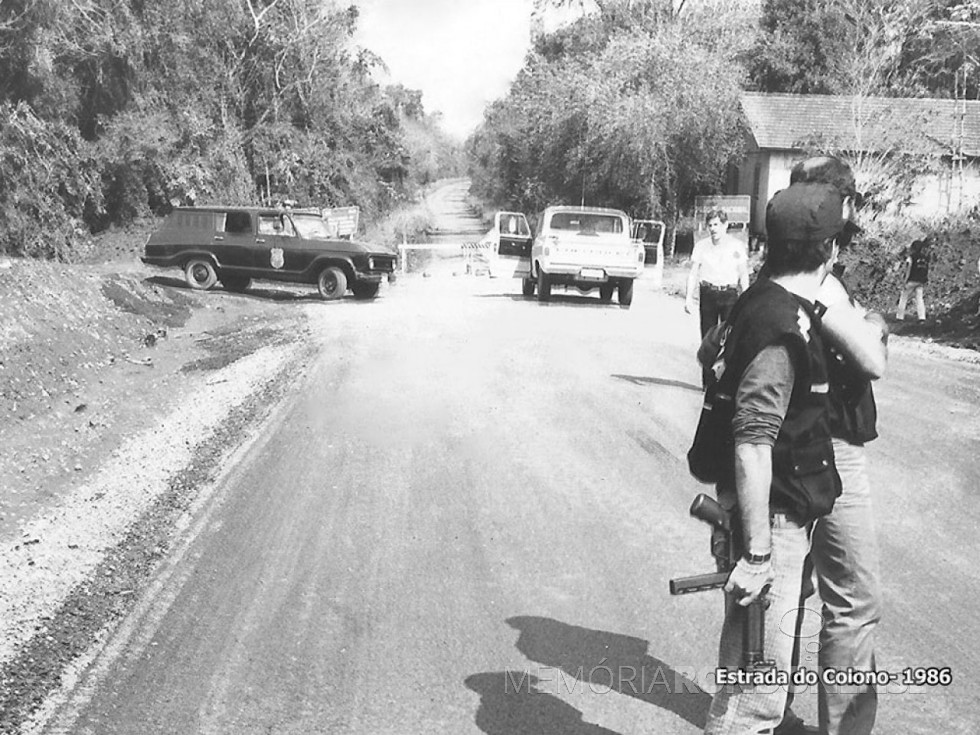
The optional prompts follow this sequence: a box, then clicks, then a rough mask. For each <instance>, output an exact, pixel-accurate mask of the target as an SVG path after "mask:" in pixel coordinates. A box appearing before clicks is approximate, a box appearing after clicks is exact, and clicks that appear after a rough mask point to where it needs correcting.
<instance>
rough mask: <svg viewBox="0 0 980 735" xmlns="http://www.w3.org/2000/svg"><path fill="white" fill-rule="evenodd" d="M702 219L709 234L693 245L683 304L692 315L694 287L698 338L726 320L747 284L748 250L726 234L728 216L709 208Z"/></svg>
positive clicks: (718, 210)
mask: <svg viewBox="0 0 980 735" xmlns="http://www.w3.org/2000/svg"><path fill="white" fill-rule="evenodd" d="M704 221H705V224H706V225H707V227H708V233H709V235H710V237H706V238H704V239H703V240H698V241H697V242H696V243H695V244H694V251H693V252H692V253H691V274H690V275H689V276H688V278H687V299H686V300H685V303H684V310H685V311H686V312H687V313H688V314H693V313H694V308H695V298H694V291H695V288H697V289H698V291H699V298H700V315H701V338H702V339H704V336H705V335H706V334H707V333H708V330H710V329H711V328H712V327H713V326H715V325H716V324H718V323H719V322H724V321H725V320H726V319H728V314H729V313H730V312H731V310H732V307H733V306H734V305H735V301H736V300H737V299H738V295H739V294H740V293H741V292H742V291H745V290H746V289H747V288H748V287H749V259H748V253H747V252H746V249H745V245H744V244H742V242H741V241H739V240H737V239H735V238H734V237H732V236H731V235H729V234H728V216H727V215H726V214H725V212H724V211H722V210H720V209H712V210H711V211H710V212H708V213H707V215H705V218H704ZM704 377H705V379H707V376H704Z"/></svg>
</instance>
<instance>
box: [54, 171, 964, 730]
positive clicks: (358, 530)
mask: <svg viewBox="0 0 980 735" xmlns="http://www.w3.org/2000/svg"><path fill="white" fill-rule="evenodd" d="M440 196H441V197H442V199H441V201H442V204H441V205H440V206H441V207H443V208H444V209H449V210H454V209H455V210H456V216H457V219H458V217H459V215H460V212H459V211H458V207H459V206H460V190H459V189H458V188H456V189H451V190H446V191H443V192H442V193H441V195H440ZM458 225H459V222H458V221H457V222H455V224H453V226H452V227H447V229H459V227H458ZM476 229H479V228H476ZM518 292H519V283H517V282H509V281H506V282H502V281H498V280H491V279H487V278H474V277H465V276H464V277H457V278H454V277H452V276H451V275H438V274H437V275H434V276H433V277H431V278H421V277H414V278H413V277H411V276H409V277H405V278H402V279H401V280H400V281H399V282H398V284H397V285H395V286H394V287H392V288H390V289H388V290H387V291H386V292H385V293H384V295H383V298H380V299H378V300H377V301H374V302H369V303H363V302H356V301H353V300H345V301H344V302H342V303H339V304H311V305H310V306H309V307H308V311H309V314H310V316H311V319H312V321H313V324H314V329H315V331H316V333H317V335H318V336H319V338H320V339H321V340H322V343H323V351H322V354H321V357H320V358H319V360H318V361H317V363H316V364H315V365H313V366H312V367H311V368H310V370H309V373H308V375H306V376H305V377H303V379H302V382H301V385H300V386H298V387H299V388H300V390H298V392H297V394H296V398H295V400H294V401H293V403H291V404H290V405H289V406H287V407H286V408H284V410H283V411H282V412H281V413H280V414H279V416H278V419H277V421H276V424H275V425H274V426H272V427H270V431H269V432H267V433H266V435H265V436H264V438H263V440H262V442H261V443H259V444H257V445H255V446H253V447H251V448H250V450H249V452H248V453H247V454H246V455H245V456H244V458H243V460H242V462H241V463H240V464H239V465H238V466H237V467H236V468H235V470H234V471H233V472H232V473H231V474H230V475H229V477H228V479H227V481H226V483H225V485H224V486H223V487H222V489H221V491H220V498H221V501H220V502H219V503H218V504H216V505H214V506H213V507H211V508H210V509H209V511H208V514H207V515H206V516H204V517H202V519H201V521H200V522H201V529H200V532H199V533H198V534H197V535H196V538H195V540H194V542H193V543H192V544H191V545H190V547H189V548H188V549H187V550H186V552H185V553H183V554H182V555H181V556H180V558H178V559H175V560H173V561H172V563H170V564H168V565H167V566H166V567H165V568H164V569H163V570H162V571H161V573H160V577H159V579H158V585H157V591H156V594H155V596H154V597H153V598H152V599H147V600H146V601H144V603H143V604H142V605H141V606H140V610H141V614H140V615H139V616H136V617H134V618H133V619H132V620H130V621H128V624H127V627H126V629H125V630H126V632H127V634H126V635H125V636H120V637H119V638H117V639H115V640H114V641H113V642H112V643H110V645H109V646H108V649H107V650H108V651H110V652H111V653H112V656H108V655H107V656H106V657H105V658H104V659H103V660H101V661H98V662H97V665H96V666H95V667H93V673H92V674H91V675H90V676H88V677H87V678H85V679H83V681H82V682H81V683H80V685H79V687H78V689H77V691H76V697H75V699H74V701H73V702H72V703H71V706H69V707H65V708H64V709H62V710H61V711H60V713H59V715H58V716H57V717H55V718H54V719H53V720H52V722H53V723H54V724H52V725H51V727H50V729H49V730H48V731H49V732H72V733H86V734H88V733H92V734H94V733H99V734H100V735H102V734H106V735H108V734H110V733H133V732H140V733H144V734H146V735H150V734H151V733H236V734H238V733H277V734H278V733H303V734H308V733H365V734H370V735H377V734H378V733H399V734H402V733H453V734H455V733H480V732H483V733H488V734H489V735H498V734H499V735H504V734H507V735H521V734H524V733H527V734H528V735H530V734H531V733H554V734H555V735H559V734H561V735H575V734H576V733H593V734H594V733H622V734H623V735H625V734H626V733H678V734H687V733H695V732H698V730H699V728H700V726H701V725H702V724H703V722H704V717H705V711H706V708H707V703H708V695H707V694H706V693H705V691H704V690H702V689H701V688H700V687H699V685H704V686H705V687H707V686H708V684H707V682H706V676H707V674H708V673H709V672H710V671H711V669H712V664H713V661H714V655H715V646H716V642H717V634H718V614H719V612H720V606H721V600H720V598H719V596H718V593H709V594H703V595H693V596H687V597H683V598H671V597H670V596H669V595H668V594H667V580H668V578H669V577H671V576H676V575H680V574H691V573H696V572H699V571H707V570H708V566H709V559H708V556H707V551H706V546H707V532H706V529H704V528H702V527H700V526H699V524H698V523H697V522H696V521H694V520H692V519H690V518H689V517H688V516H687V507H688V505H689V503H690V500H691V498H692V497H693V495H694V494H695V493H696V492H699V491H700V490H701V489H702V487H701V486H698V485H697V484H696V483H695V482H693V481H692V480H691V479H690V478H689V477H688V474H687V472H686V468H685V464H684V462H683V456H684V452H685V451H686V448H687V445H688V442H689V438H690V434H691V429H692V426H693V424H694V422H695V419H696V415H697V411H698V407H699V390H698V385H697V384H698V372H697V369H696V367H695V365H694V363H693V361H692V357H691V355H692V351H693V349H694V347H695V332H696V326H695V323H694V321H693V318H692V317H688V316H686V315H684V313H683V309H682V304H681V301H680V300H679V299H677V298H671V297H668V296H666V295H664V294H662V293H656V292H654V291H653V290H652V288H650V287H643V288H638V292H637V295H636V299H635V301H634V305H633V308H632V309H630V310H623V309H620V308H619V307H618V306H616V305H601V304H600V303H599V302H598V298H597V297H596V296H591V297H584V296H579V295H577V294H576V295H565V296H563V295H561V293H560V292H559V293H558V295H557V296H556V297H555V299H554V301H553V302H552V303H550V304H544V305H542V304H538V303H536V302H534V301H532V300H525V299H522V298H520V297H519V296H517V295H516V294H517V293H518ZM978 386H980V367H978V366H977V365H971V364H966V363H958V362H950V361H948V360H942V359H938V358H933V357H928V356H921V355H918V354H916V353H914V352H909V351H908V350H904V349H901V350H896V354H895V355H894V356H893V360H892V366H891V374H890V376H889V377H888V378H887V379H886V380H885V381H884V382H882V384H881V385H880V389H879V396H880V413H881V419H882V424H883V426H884V429H883V431H882V434H883V436H882V438H881V439H880V440H878V441H877V442H875V443H874V445H873V449H872V451H871V461H872V463H873V481H874V484H875V491H876V496H877V499H878V509H879V514H880V517H881V536H882V542H883V546H884V580H885V594H886V604H887V619H886V621H885V623H884V625H883V628H882V635H881V646H880V649H881V650H880V661H879V665H880V666H881V667H882V668H885V669H889V670H899V669H901V668H902V667H904V666H930V665H936V666H940V665H941V666H951V667H952V668H953V673H954V677H955V681H954V684H953V685H952V686H951V687H949V688H938V689H929V690H925V691H923V692H920V693H896V694H887V695H885V696H884V697H883V700H884V701H883V704H882V711H881V717H880V722H881V732H903V733H934V732H944V733H963V734H964V735H965V734H966V733H972V732H975V725H974V723H975V722H976V721H977V718H978V717H980V700H978V694H977V691H978V689H977V686H976V681H975V675H974V672H973V669H972V667H973V666H974V665H975V664H976V661H975V659H976V643H975V642H976V641H977V640H978V639H980V623H978V620H980V616H977V615H976V614H975V604H976V603H977V601H978V599H977V595H978V589H980V587H978V584H977V583H978V578H980V574H978V572H977V564H976V549H977V538H976V529H977V528H978V522H980V510H978V503H977V492H978V490H980V481H978V480H980V470H978V466H977V456H978V450H980V446H978V437H980V409H978V406H980V395H978V392H980V388H978ZM814 700H815V696H814V695H813V694H812V693H805V694H803V695H802V696H801V698H800V702H801V707H800V708H801V710H802V712H803V713H804V714H808V715H809V716H811V717H812V715H813V712H814V710H815V704H814Z"/></svg>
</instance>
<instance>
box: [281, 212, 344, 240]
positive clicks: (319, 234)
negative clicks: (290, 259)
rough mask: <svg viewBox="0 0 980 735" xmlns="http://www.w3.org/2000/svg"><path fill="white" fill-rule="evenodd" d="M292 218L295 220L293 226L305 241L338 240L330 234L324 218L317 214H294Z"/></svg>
mask: <svg viewBox="0 0 980 735" xmlns="http://www.w3.org/2000/svg"><path fill="white" fill-rule="evenodd" d="M290 216H291V217H292V219H293V224H294V225H295V226H296V231H297V232H298V233H299V236H300V237H302V238H303V239H304V240H336V239H337V238H336V236H335V235H331V234H330V230H329V229H328V228H327V223H326V222H325V221H324V220H323V218H321V217H319V216H317V215H315V214H297V213H295V212H294V213H293V214H292V215H290Z"/></svg>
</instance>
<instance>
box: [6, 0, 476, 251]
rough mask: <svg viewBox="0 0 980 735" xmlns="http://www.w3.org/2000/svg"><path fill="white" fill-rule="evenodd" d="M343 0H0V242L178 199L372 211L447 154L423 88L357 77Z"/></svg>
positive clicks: (444, 165) (452, 157)
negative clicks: (289, 202)
mask: <svg viewBox="0 0 980 735" xmlns="http://www.w3.org/2000/svg"><path fill="white" fill-rule="evenodd" d="M357 18H358V15H357V10H356V8H355V7H354V6H349V7H348V6H342V5H339V4H334V3H332V2H329V1H327V2H323V1H321V0H208V1H207V2H205V1H204V0H172V1H171V2H168V3H149V2H145V0H75V1H74V2H71V3H65V2H62V1H61V0H4V1H3V3H2V4H0V251H2V252H7V253H11V254H27V255H39V256H46V257H62V258H66V259H67V258H69V257H70V253H71V250H72V248H73V246H74V244H75V243H76V241H77V239H78V237H79V236H81V235H84V234H85V233H87V232H96V231H98V230H100V229H103V228H106V227H108V226H110V225H113V224H125V223H127V222H130V221H132V220H133V219H135V218H138V217H140V216H143V215H146V214H148V213H157V214H159V213H163V212H165V211H167V210H168V209H169V208H171V207H173V206H175V205H179V204H187V203H198V204H201V203H207V202H214V201H219V200H221V201H226V202H227V201H232V202H257V201H260V200H262V199H263V198H273V197H288V198H294V199H298V200H300V201H301V202H303V203H307V204H311V205H319V206H335V205H349V204H356V205H359V206H361V207H362V209H364V210H365V211H366V213H367V215H368V216H373V215H376V214H378V213H381V212H384V211H386V210H388V209H390V208H391V207H392V206H394V205H395V204H396V203H397V202H398V201H399V200H401V199H403V198H405V197H406V196H408V195H409V194H410V193H411V191H412V190H413V187H415V186H417V185H418V184H420V183H424V182H426V181H427V180H429V179H431V178H434V177H436V176H438V175H441V174H443V173H445V172H446V171H451V170H452V169H453V168H454V167H456V166H458V156H457V155H456V154H454V150H453V149H454V143H453V142H452V141H451V140H450V139H449V138H448V137H446V136H445V135H444V134H442V133H441V132H440V131H439V129H438V119H437V118H436V117H434V116H431V115H428V114H426V112H425V110H424V109H423V106H422V103H421V95H420V93H418V92H415V91H413V90H407V89H404V88H403V87H400V86H395V87H388V88H384V87H381V86H379V85H378V84H377V83H376V82H375V81H374V80H373V78H372V74H371V72H372V70H373V69H374V68H375V67H377V66H378V65H381V64H382V63H383V62H382V61H381V60H380V59H378V58H377V57H375V56H373V55H372V54H371V53H370V52H368V51H365V50H360V49H357V48H356V47H355V45H354V43H353V41H352V39H353V35H354V32H355V29H356V24H357Z"/></svg>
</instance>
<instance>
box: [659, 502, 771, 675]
mask: <svg viewBox="0 0 980 735" xmlns="http://www.w3.org/2000/svg"><path fill="white" fill-rule="evenodd" d="M691 515H692V516H694V517H695V518H697V519H698V520H699V521H704V522H705V523H707V524H708V525H710V526H711V528H712V533H711V555H712V556H713V557H714V558H715V564H716V566H717V567H718V571H717V572H712V573H710V574H696V575H694V576H693V577H681V578H679V579H672V580H670V594H672V595H687V594H690V593H692V592H704V591H706V590H717V589H721V588H722V587H724V586H725V584H726V583H727V582H728V576H729V575H730V574H731V572H732V569H734V568H735V564H736V563H737V562H738V559H737V558H736V557H735V544H734V543H733V541H732V519H731V515H730V514H729V513H728V511H726V510H725V509H724V508H722V507H721V505H719V504H718V501H716V500H715V499H714V498H711V497H709V496H707V495H705V494H704V493H700V494H699V495H698V496H697V497H696V498H694V502H693V503H691ZM764 616H765V602H764V601H763V600H762V599H761V598H760V599H757V600H756V601H755V602H753V603H752V604H750V605H749V606H748V607H747V608H746V615H745V624H744V628H743V631H742V666H743V667H744V669H745V671H746V672H766V671H769V670H770V669H772V668H774V667H775V662H774V661H772V660H767V659H766V657H765V651H764V642H765V639H766V636H765V617H764Z"/></svg>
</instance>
